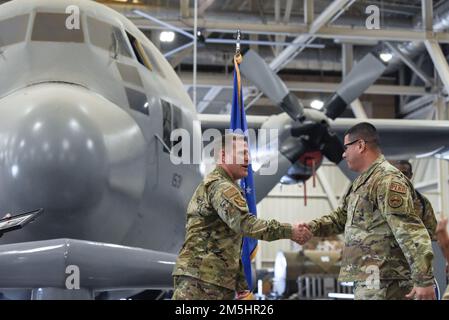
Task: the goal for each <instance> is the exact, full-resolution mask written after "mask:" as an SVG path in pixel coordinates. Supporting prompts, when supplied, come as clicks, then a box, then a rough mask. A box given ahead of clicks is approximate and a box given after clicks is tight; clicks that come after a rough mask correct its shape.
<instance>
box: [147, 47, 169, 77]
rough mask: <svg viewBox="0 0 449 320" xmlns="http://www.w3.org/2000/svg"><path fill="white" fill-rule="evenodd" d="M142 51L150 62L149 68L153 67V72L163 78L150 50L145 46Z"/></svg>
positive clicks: (162, 73)
mask: <svg viewBox="0 0 449 320" xmlns="http://www.w3.org/2000/svg"><path fill="white" fill-rule="evenodd" d="M143 49H144V50H145V53H146V55H147V57H148V59H149V60H150V63H151V66H152V67H153V70H154V71H156V72H157V73H159V74H160V75H161V76H163V77H164V76H165V74H164V72H163V71H162V68H161V66H160V65H159V62H158V61H157V59H156V57H155V56H154V54H153V52H152V51H151V49H150V48H148V47H147V46H143Z"/></svg>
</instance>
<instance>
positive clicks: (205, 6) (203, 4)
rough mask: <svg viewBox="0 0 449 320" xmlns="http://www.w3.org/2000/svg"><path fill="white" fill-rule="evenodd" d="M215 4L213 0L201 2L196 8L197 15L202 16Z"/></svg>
mask: <svg viewBox="0 0 449 320" xmlns="http://www.w3.org/2000/svg"><path fill="white" fill-rule="evenodd" d="M214 2H215V0H203V1H201V3H200V7H199V8H198V15H199V16H202V15H203V14H204V12H206V10H207V9H208V8H209V7H210V6H211V5H212V4H213V3H214Z"/></svg>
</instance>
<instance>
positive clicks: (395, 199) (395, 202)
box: [388, 194, 404, 209]
mask: <svg viewBox="0 0 449 320" xmlns="http://www.w3.org/2000/svg"><path fill="white" fill-rule="evenodd" d="M403 202H404V200H403V199H402V197H401V196H399V195H397V194H393V195H391V196H390V197H389V198H388V205H389V206H390V207H392V208H394V209H396V208H399V207H400V206H402V203H403Z"/></svg>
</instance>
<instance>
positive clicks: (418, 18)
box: [102, 0, 449, 270]
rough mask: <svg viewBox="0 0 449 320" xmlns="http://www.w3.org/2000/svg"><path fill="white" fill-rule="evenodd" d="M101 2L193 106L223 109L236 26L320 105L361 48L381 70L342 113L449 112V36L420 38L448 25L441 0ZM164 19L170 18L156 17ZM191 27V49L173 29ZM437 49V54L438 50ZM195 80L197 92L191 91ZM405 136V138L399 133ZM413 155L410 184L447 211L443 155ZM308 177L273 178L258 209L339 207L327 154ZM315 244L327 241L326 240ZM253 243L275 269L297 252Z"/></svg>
mask: <svg viewBox="0 0 449 320" xmlns="http://www.w3.org/2000/svg"><path fill="white" fill-rule="evenodd" d="M102 2H104V3H106V4H107V5H108V6H110V7H112V8H114V9H115V10H117V11H119V12H121V13H123V14H124V15H125V16H127V17H128V18H130V19H131V21H133V22H134V23H135V24H136V25H137V26H138V27H139V28H140V29H141V30H142V31H143V32H144V33H145V34H146V35H147V36H148V38H149V39H151V41H152V42H153V43H154V44H155V45H156V46H157V47H158V48H160V50H161V52H163V53H164V54H165V55H166V57H167V59H168V60H169V62H170V64H171V65H172V66H173V68H174V69H175V70H176V72H177V73H178V75H179V76H180V78H181V79H182V81H183V83H184V84H185V88H186V90H187V91H188V92H189V94H190V96H191V97H192V99H195V100H196V107H197V110H198V112H199V113H204V114H229V113H230V109H231V99H232V72H233V60H232V59H233V56H234V54H235V42H236V41H235V35H236V29H240V30H241V32H242V33H243V39H242V40H245V41H246V42H244V41H242V51H245V50H248V49H253V50H255V51H256V52H257V53H259V55H260V56H262V57H263V58H264V60H265V61H266V62H268V63H271V64H273V63H274V64H275V65H276V66H277V69H276V70H278V75H279V76H280V77H281V79H282V80H283V81H284V82H285V84H286V86H287V88H288V89H289V90H291V91H292V92H294V93H295V95H297V97H298V98H300V99H301V101H302V102H303V103H304V105H305V106H310V107H315V108H319V107H321V106H322V102H323V101H325V100H326V98H327V97H329V96H330V94H331V93H332V92H333V91H334V90H335V88H336V86H337V85H338V83H339V82H340V81H341V80H342V79H343V78H344V76H345V74H347V73H348V72H349V71H350V70H351V68H352V66H353V65H354V63H356V62H357V61H358V60H359V59H360V58H361V57H363V56H364V55H365V54H366V53H368V52H377V53H379V54H383V56H384V58H385V59H387V61H388V69H387V71H386V72H384V73H383V75H382V76H381V77H380V78H379V79H378V80H377V81H376V82H375V84H374V85H372V86H371V87H370V88H369V89H368V91H367V92H366V93H365V94H363V95H362V96H361V97H360V98H359V99H357V100H356V101H354V102H353V103H352V104H351V105H350V107H348V108H347V110H346V111H345V113H344V114H343V117H350V118H353V117H355V118H360V119H372V118H377V119H404V120H406V119H428V120H432V119H440V120H446V119H447V92H448V89H449V69H448V67H447V58H448V57H449V50H448V49H449V47H448V46H447V42H448V41H449V36H448V35H447V33H444V34H440V36H441V37H440V38H439V39H440V43H439V44H440V48H441V49H438V48H436V46H438V44H436V45H435V44H431V45H427V46H426V45H425V44H424V41H423V40H425V39H426V32H427V31H426V30H435V31H440V32H443V31H446V30H447V29H448V28H449V3H448V2H447V1H443V0H440V1H435V0H434V1H428V0H413V1H409V0H407V1H403V0H394V1H382V0H381V1H364V0H357V1H345V0H336V1H330V0H315V1H314V0H271V1H261V0H244V1H237V0H220V1H218V0H198V1H193V0H190V1H189V0H180V1H175V0H158V1H149V0H133V1H131V0H129V1H126V0H123V1H119V0H117V1H102ZM195 4H196V5H197V10H195ZM372 5H374V6H376V7H377V8H378V9H379V17H380V28H379V29H375V30H368V29H367V28H366V23H367V22H366V21H367V19H368V18H369V16H370V13H371V11H367V7H369V6H372ZM136 9H137V10H142V11H144V12H146V13H149V14H151V18H152V19H148V18H145V17H142V16H141V15H139V14H136V13H135V11H134V10H136ZM195 11H196V12H195ZM195 14H196V15H197V20H195ZM317 22H320V23H324V27H321V28H320V29H312V30H310V29H308V27H309V26H314V25H315V24H316V23H317ZM164 23H166V24H168V25H165V26H164ZM170 26H171V27H172V28H169V27H170ZM195 27H196V28H197V30H198V32H199V38H198V40H199V41H198V44H197V48H196V51H197V52H196V53H195V54H194V46H193V45H191V41H192V40H191V39H190V38H189V37H187V36H186V35H183V34H182V33H180V32H177V31H176V29H175V28H179V29H181V30H183V31H185V32H190V33H192V32H193V30H194V28H195ZM308 31H309V33H308V34H306V33H307V32H308ZM163 32H165V33H167V34H168V38H165V37H164V36H163V35H161V34H162V33H163ZM173 36H174V37H173ZM171 37H173V38H171ZM301 37H302V38H301ZM299 38H301V39H302V41H303V42H307V43H308V44H309V45H308V46H306V47H297V48H295V49H294V50H293V51H294V53H291V54H290V55H283V54H282V53H283V52H285V51H286V50H287V48H289V45H291V44H292V43H294V42H295V40H297V39H299ZM435 51H439V52H440V53H435ZM438 55H440V58H441V57H444V58H445V59H440V58H438V57H437V56H438ZM441 55H442V56H441ZM390 60H391V61H390ZM194 68H195V69H196V71H195V72H196V75H194ZM194 77H196V80H194ZM194 82H195V84H196V85H195V87H196V93H195V95H196V97H194V93H193V92H194ZM243 90H244V91H243V94H244V97H245V104H246V108H247V109H246V110H247V114H248V115H272V114H278V113H280V112H282V111H281V110H280V109H279V108H278V107H276V106H275V105H274V104H273V103H272V102H271V101H270V100H269V99H268V98H267V97H266V96H264V95H260V94H259V91H258V90H257V88H255V87H254V86H253V85H252V84H251V83H249V81H247V80H244V89H243ZM403 143H405V144H406V143H407V139H406V137H404V140H403ZM411 161H412V163H413V166H414V177H413V183H414V185H415V186H416V188H417V189H418V190H419V191H421V192H422V193H423V194H425V195H426V196H428V198H429V199H430V201H431V203H432V205H433V207H434V210H435V212H436V214H437V215H438V216H439V215H440V214H441V213H445V214H447V213H448V212H449V211H448V209H449V207H448V205H449V203H448V202H449V196H448V164H447V161H446V160H441V159H436V158H433V157H427V158H422V159H412V160H411ZM311 180H312V179H309V180H308V181H306V182H305V183H306V184H307V193H305V192H304V184H303V183H299V184H296V185H281V184H279V185H278V186H276V187H275V188H274V189H273V190H272V191H271V192H270V194H269V195H268V197H266V198H265V199H264V200H263V201H262V202H261V203H259V205H258V215H259V216H260V217H262V218H276V219H278V220H280V221H285V222H292V223H295V222H298V221H310V220H311V219H314V218H317V217H320V216H322V215H324V214H327V213H329V212H330V211H331V210H333V209H335V208H337V207H338V204H339V200H340V198H341V197H342V194H343V193H344V191H345V190H346V188H347V187H348V186H349V184H350V180H349V179H348V178H346V177H345V175H344V174H342V173H341V171H340V170H339V168H338V167H336V165H335V164H333V163H331V162H329V161H326V160H325V161H324V163H323V165H322V166H321V168H320V169H319V170H318V171H317V178H316V183H315V187H314V186H313V182H312V181H311ZM305 194H306V197H307V199H306V200H305V199H304V198H305V196H304V195H305ZM321 245H322V246H323V247H324V248H326V243H325V242H323V243H322V244H321ZM327 247H328V248H329V247H330V248H331V249H335V248H334V245H333V244H332V243H331V242H327ZM337 247H338V246H337ZM337 249H338V248H337ZM259 250H260V251H259V253H258V255H257V257H256V267H257V269H268V270H270V268H271V269H273V268H274V263H275V260H276V256H277V253H278V252H279V251H283V252H290V251H297V250H299V245H297V244H295V243H294V242H292V241H288V240H281V241H276V242H272V243H267V242H261V243H260V244H259Z"/></svg>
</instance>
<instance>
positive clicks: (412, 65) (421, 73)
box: [385, 42, 433, 87]
mask: <svg viewBox="0 0 449 320" xmlns="http://www.w3.org/2000/svg"><path fill="white" fill-rule="evenodd" d="M385 44H386V45H387V47H388V48H389V49H390V50H391V51H392V52H393V53H394V54H396V55H397V56H398V57H399V58H400V59H401V60H402V61H403V62H404V63H405V64H406V65H407V66H408V67H409V68H410V69H412V71H413V72H414V73H416V75H417V76H418V77H420V78H421V80H422V81H424V83H425V85H426V86H428V87H430V86H432V85H433V81H432V79H430V77H429V76H428V75H427V74H426V73H425V72H424V71H423V70H421V69H420V68H419V67H418V66H417V65H416V64H415V63H414V62H413V61H412V59H410V58H409V57H408V56H406V55H405V54H403V53H402V51H401V50H399V49H398V48H397V47H396V45H394V44H392V43H390V42H385Z"/></svg>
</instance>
